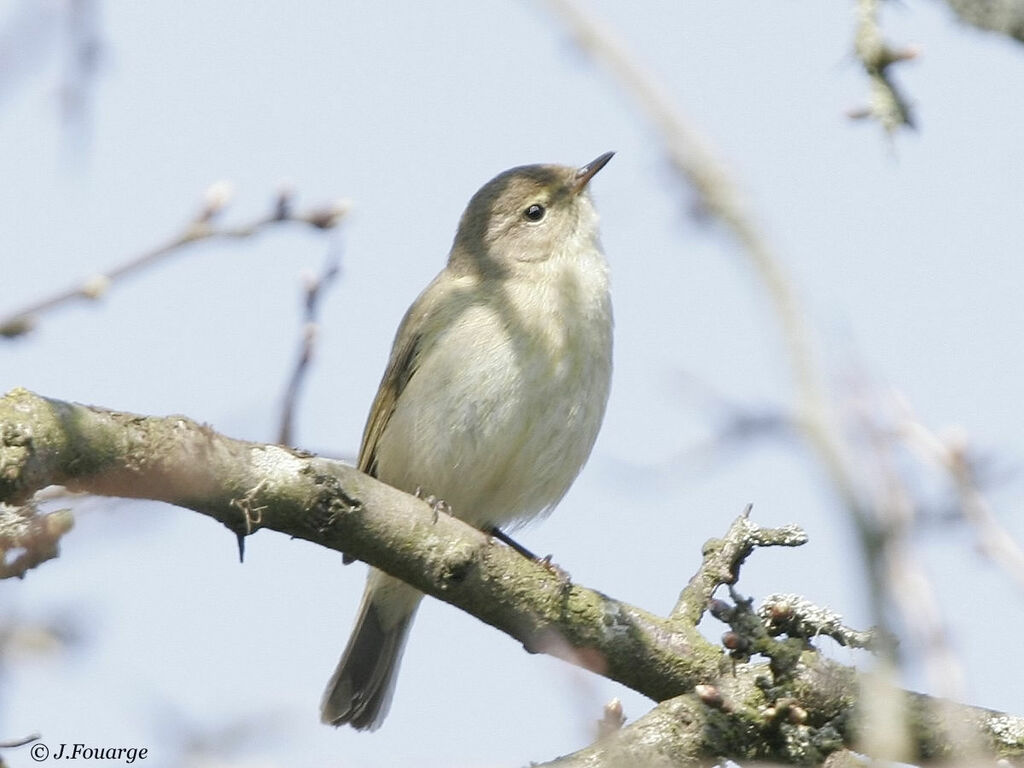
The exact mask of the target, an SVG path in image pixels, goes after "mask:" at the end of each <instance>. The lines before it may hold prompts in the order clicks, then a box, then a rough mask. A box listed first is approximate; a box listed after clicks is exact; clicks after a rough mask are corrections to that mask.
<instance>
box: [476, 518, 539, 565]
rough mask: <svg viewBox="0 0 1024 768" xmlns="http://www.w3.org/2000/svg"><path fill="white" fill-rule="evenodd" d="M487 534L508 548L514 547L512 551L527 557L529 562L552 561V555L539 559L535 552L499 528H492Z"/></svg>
mask: <svg viewBox="0 0 1024 768" xmlns="http://www.w3.org/2000/svg"><path fill="white" fill-rule="evenodd" d="M487 533H489V534H490V535H491V536H493V537H494V538H496V539H497V540H498V541H500V542H501V543H502V544H507V545H508V546H510V547H512V549H514V550H515V551H516V552H518V553H519V554H520V555H522V556H523V557H525V558H526V559H527V560H535V561H537V562H542V561H543V560H547V561H548V562H550V561H551V556H550V555H549V556H548V557H546V558H540V557H537V556H536V555H535V554H533V552H531V551H530V550H528V549H527V548H526V547H524V546H523V545H522V544H520V543H519V542H518V541H516V540H515V539H513V538H512V537H511V536H509V535H508V534H506V533H505V532H504V531H502V530H501V529H500V528H498V527H497V526H494V527H492V528H491V529H490V530H489V531H487Z"/></svg>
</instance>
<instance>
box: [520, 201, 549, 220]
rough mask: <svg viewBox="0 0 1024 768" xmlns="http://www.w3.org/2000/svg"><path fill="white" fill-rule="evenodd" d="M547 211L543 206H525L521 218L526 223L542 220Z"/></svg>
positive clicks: (535, 204)
mask: <svg viewBox="0 0 1024 768" xmlns="http://www.w3.org/2000/svg"><path fill="white" fill-rule="evenodd" d="M545 213H547V210H546V209H545V208H544V206H543V205H539V204H537V203H534V204H533V205H530V206H527V208H526V210H525V211H523V218H524V219H526V220H527V221H540V220H541V219H543V218H544V214H545Z"/></svg>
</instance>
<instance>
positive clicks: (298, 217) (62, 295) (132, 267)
mask: <svg viewBox="0 0 1024 768" xmlns="http://www.w3.org/2000/svg"><path fill="white" fill-rule="evenodd" d="M230 198H231V188H230V185H228V184H227V183H225V182H219V183H217V184H213V185H212V186H211V187H210V188H209V189H208V190H207V191H206V195H205V199H204V201H203V205H202V206H201V207H200V209H199V211H198V212H197V213H196V215H195V216H193V218H192V219H191V220H190V221H189V222H188V223H187V224H186V225H185V226H184V227H183V228H182V230H181V232H179V233H178V234H177V235H175V236H174V237H172V238H171V239H170V240H168V241H167V242H166V243H163V244H161V245H158V246H156V247H154V248H151V249H150V250H148V251H143V252H142V253H139V254H136V255H134V256H132V257H130V258H128V259H127V260H125V261H124V262H122V263H121V264H118V265H117V266H115V267H112V268H111V269H109V270H107V271H106V272H104V273H101V274H96V275H93V276H92V277H88V278H86V279H84V280H82V281H81V282H80V283H79V284H78V285H73V286H71V287H70V288H67V289H64V290H61V291H58V292H56V293H54V294H53V295H51V296H47V297H45V298H43V299H39V300H38V301H36V302H33V303H32V304H30V305H28V306H26V307H22V308H21V309H19V310H16V311H14V312H11V313H10V314H8V315H6V316H0V339H4V338H9V339H13V338H17V337H19V336H23V335H25V334H27V333H28V332H29V331H31V330H33V328H35V325H36V322H37V321H38V318H39V316H40V315H42V314H44V313H46V312H50V311H52V310H54V309H56V308H58V307H61V306H63V305H65V304H69V303H71V302H74V301H80V300H83V299H85V300H89V301H97V300H99V299H101V298H103V297H104V296H105V295H106V294H107V291H108V290H109V289H110V286H111V285H112V284H114V283H116V282H118V281H120V280H122V279H123V278H125V277H128V276H129V275H132V274H134V273H136V272H139V271H142V270H144V269H146V268H148V267H150V266H152V265H153V264H155V263H157V262H159V261H162V260H163V259H166V258H168V257H170V256H173V255H175V254H177V253H179V252H180V251H181V250H182V249H183V248H185V247H186V246H189V245H192V244H193V243H198V242H200V241H203V240H244V239H247V238H250V237H254V236H256V235H258V234H260V233H262V232H264V231H265V230H267V229H268V228H270V227H273V226H276V225H278V224H284V223H287V222H294V223H299V224H305V225H307V226H310V227H313V228H314V229H320V230H329V229H333V228H334V227H336V226H337V225H338V223H339V222H340V221H341V219H342V218H343V217H344V216H345V214H346V213H347V212H348V208H349V203H348V201H346V200H339V201H337V202H335V203H333V204H331V205H327V206H323V207H319V208H311V209H309V210H306V211H296V210H295V209H294V206H293V204H292V199H291V192H290V191H289V190H283V191H282V192H281V193H280V194H279V195H278V196H277V199H276V200H275V201H274V205H273V207H272V209H271V211H270V212H269V213H267V214H265V215H263V216H259V217H257V218H255V219H253V220H252V221H250V222H249V223H247V224H240V225H237V226H220V225H218V224H217V223H216V222H217V219H218V218H219V216H220V214H221V213H222V212H223V210H224V208H225V207H226V206H227V204H228V202H229V200H230Z"/></svg>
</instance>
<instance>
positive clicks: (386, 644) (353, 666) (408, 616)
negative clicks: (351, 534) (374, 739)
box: [320, 569, 423, 731]
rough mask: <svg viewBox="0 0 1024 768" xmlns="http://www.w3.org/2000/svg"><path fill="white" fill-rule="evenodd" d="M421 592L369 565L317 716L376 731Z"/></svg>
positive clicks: (388, 697) (389, 700) (389, 702)
mask: <svg viewBox="0 0 1024 768" xmlns="http://www.w3.org/2000/svg"><path fill="white" fill-rule="evenodd" d="M422 598H423V594H422V593H421V592H418V591H417V590H415V589H413V588H412V587H410V586H409V585H408V584H405V583H404V582H402V581H399V580H398V579H394V578H392V577H390V576H388V575H386V574H384V573H382V572H381V571H378V570H376V569H371V571H370V576H369V578H368V579H367V582H366V591H365V592H364V593H363V602H362V605H360V607H359V618H358V619H356V625H355V628H354V629H353V630H352V636H351V637H350V638H349V641H348V646H347V647H346V648H345V652H344V653H343V654H342V655H341V661H339V662H338V668H337V669H335V670H334V675H332V676H331V680H330V682H329V683H328V684H327V690H325V691H324V696H323V699H322V700H321V702H320V719H321V720H322V721H323V722H324V723H327V724H329V725H344V724H346V723H348V724H349V725H351V726H352V727H353V728H356V729H357V730H360V731H363V730H367V729H369V730H371V731H372V730H376V729H377V728H379V727H380V724H381V723H382V722H384V718H385V716H386V715H387V713H388V708H389V707H390V706H391V697H392V695H393V694H394V692H395V680H396V678H397V677H398V665H399V662H400V661H401V659H402V651H403V650H404V649H405V641H406V638H408V636H409V629H410V628H411V627H412V620H413V617H414V616H415V615H416V608H417V606H419V603H420V600H421V599H422Z"/></svg>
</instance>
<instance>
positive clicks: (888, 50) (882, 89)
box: [848, 0, 918, 133]
mask: <svg viewBox="0 0 1024 768" xmlns="http://www.w3.org/2000/svg"><path fill="white" fill-rule="evenodd" d="M882 1H883V0H857V32H856V35H855V37H854V46H853V49H854V53H856V55H857V59H858V61H860V63H861V66H863V67H864V71H865V72H866V73H867V75H868V79H869V80H870V83H871V93H870V95H869V97H868V103H867V105H866V106H864V107H861V108H860V109H854V110H851V111H850V112H849V113H848V114H849V116H850V117H852V118H857V119H860V118H867V117H870V118H873V119H875V120H877V121H878V122H879V123H881V125H882V127H883V128H885V130H886V131H887V132H888V133H892V132H893V131H895V130H897V129H898V128H900V127H902V126H906V127H908V128H914V127H915V125H914V117H913V115H912V114H911V111H910V106H909V104H908V103H907V100H906V98H905V97H904V96H903V94H902V92H901V91H900V89H899V87H898V86H897V85H896V82H895V81H894V80H893V79H892V71H891V67H892V65H893V64H896V63H898V62H901V61H909V60H910V59H914V58H916V57H917V55H918V51H917V49H916V48H913V47H907V48H899V49H897V48H892V47H891V46H890V45H889V44H888V43H886V42H885V40H884V39H883V37H882V30H881V28H880V27H879V24H878V12H879V8H880V6H881V3H882Z"/></svg>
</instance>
